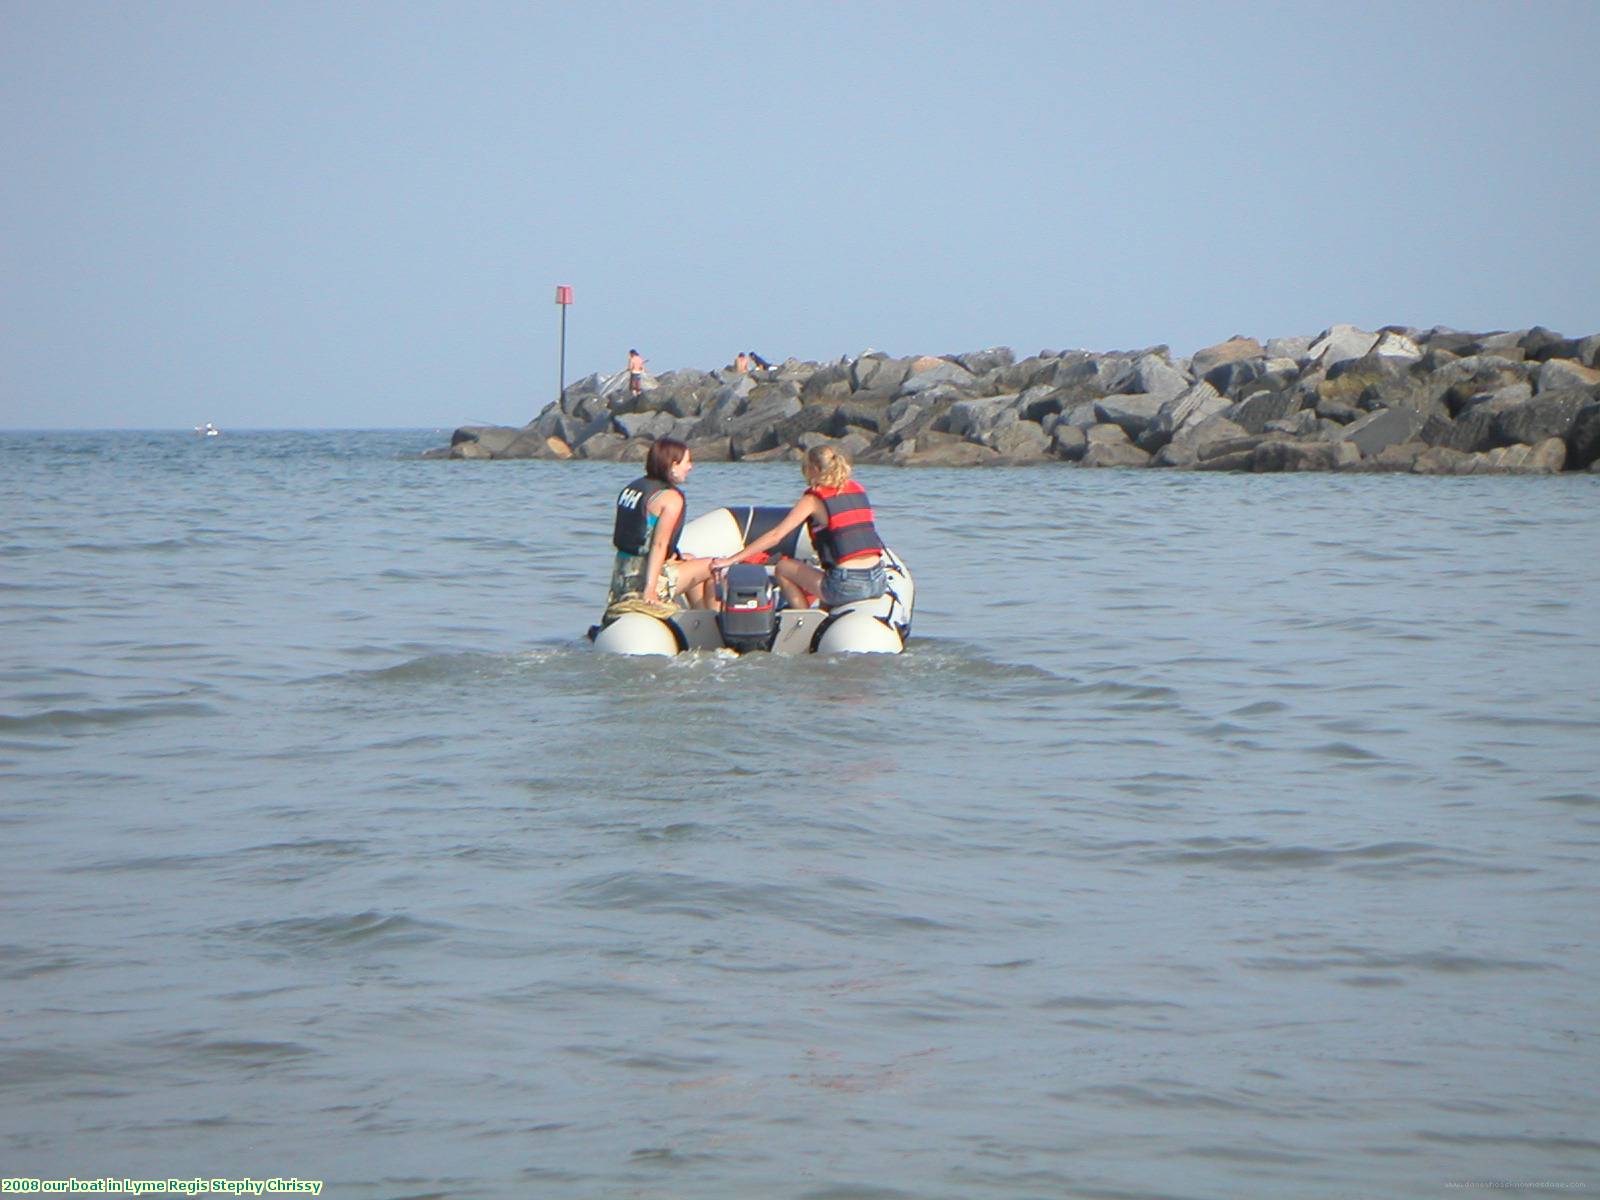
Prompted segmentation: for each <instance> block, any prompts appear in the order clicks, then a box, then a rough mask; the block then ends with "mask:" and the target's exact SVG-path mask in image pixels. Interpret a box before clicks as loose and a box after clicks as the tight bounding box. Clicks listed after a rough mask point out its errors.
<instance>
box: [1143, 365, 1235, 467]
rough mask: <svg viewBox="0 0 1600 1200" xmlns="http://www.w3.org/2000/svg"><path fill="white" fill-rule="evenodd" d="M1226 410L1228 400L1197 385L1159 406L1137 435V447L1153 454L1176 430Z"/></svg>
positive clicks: (1170, 438)
mask: <svg viewBox="0 0 1600 1200" xmlns="http://www.w3.org/2000/svg"><path fill="white" fill-rule="evenodd" d="M1228 407H1229V404H1228V401H1227V400H1226V399H1224V398H1223V397H1222V396H1219V395H1218V394H1217V389H1216V388H1214V387H1212V386H1211V385H1210V384H1209V383H1206V382H1204V381H1202V382H1200V383H1197V384H1195V385H1194V386H1193V387H1190V388H1188V389H1187V390H1185V391H1184V393H1183V394H1182V395H1180V396H1175V397H1173V398H1172V399H1171V400H1168V401H1167V402H1166V403H1165V404H1163V405H1162V406H1161V408H1160V409H1159V410H1158V411H1157V412H1156V415H1155V419H1154V420H1152V421H1151V422H1150V424H1149V426H1148V427H1147V428H1146V429H1145V430H1144V432H1143V433H1141V434H1140V435H1139V437H1138V444H1139V448H1140V449H1141V450H1146V451H1149V452H1150V453H1151V454H1154V453H1156V452H1157V451H1159V450H1160V449H1161V448H1162V447H1164V446H1165V445H1166V444H1167V443H1168V442H1170V441H1171V440H1172V438H1173V435H1174V434H1176V433H1177V432H1178V431H1180V430H1182V429H1184V428H1186V427H1188V426H1191V425H1198V424H1199V423H1200V422H1201V421H1203V420H1205V419H1206V418H1207V417H1210V416H1213V415H1215V414H1216V413H1219V412H1222V411H1223V410H1225V409H1227V408H1228ZM1163 465H1166V464H1163Z"/></svg>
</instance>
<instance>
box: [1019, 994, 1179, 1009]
mask: <svg viewBox="0 0 1600 1200" xmlns="http://www.w3.org/2000/svg"><path fill="white" fill-rule="evenodd" d="M1035 1007H1036V1008H1040V1009H1045V1010H1052V1011H1053V1010H1057V1009H1071V1010H1073V1011H1076V1012H1112V1011H1114V1010H1116V1009H1119V1008H1137V1009H1154V1008H1182V1007H1183V1005H1181V1004H1178V1003H1176V1002H1175V1001H1172V1000H1140V999H1135V998H1130V997H1126V996H1057V997H1055V998H1054V999H1051V1000H1044V1001H1041V1002H1040V1003H1039V1004H1037V1005H1035Z"/></svg>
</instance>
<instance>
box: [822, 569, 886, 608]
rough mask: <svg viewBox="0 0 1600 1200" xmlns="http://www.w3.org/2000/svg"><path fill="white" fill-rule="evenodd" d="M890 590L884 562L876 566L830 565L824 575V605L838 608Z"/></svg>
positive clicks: (869, 598)
mask: <svg viewBox="0 0 1600 1200" xmlns="http://www.w3.org/2000/svg"><path fill="white" fill-rule="evenodd" d="M888 590H889V576H888V575H887V574H886V573H885V572H884V569H883V564H882V563H879V564H878V565H877V566H875V567H829V568H828V571H827V574H825V575H823V577H822V606H823V607H824V608H836V607H838V606H839V605H841V604H850V603H851V602H853V601H856V600H871V599H872V598H873V597H874V596H881V595H883V594H884V593H885V592H886V591H888Z"/></svg>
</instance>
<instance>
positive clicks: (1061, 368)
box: [1052, 354, 1134, 400]
mask: <svg viewBox="0 0 1600 1200" xmlns="http://www.w3.org/2000/svg"><path fill="white" fill-rule="evenodd" d="M1133 375H1134V360H1133V359H1130V358H1127V357H1124V356H1122V355H1106V354H1071V355H1067V356H1066V357H1064V358H1062V359H1061V360H1060V361H1059V365H1058V366H1057V368H1056V371H1055V375H1054V377H1053V380H1052V382H1054V383H1055V385H1056V387H1057V388H1061V389H1064V390H1065V391H1066V392H1068V393H1069V394H1070V395H1071V396H1073V397H1074V398H1075V399H1084V400H1096V399H1099V398H1100V397H1101V396H1109V395H1112V394H1114V393H1116V392H1122V391H1126V390H1127V389H1128V387H1129V386H1130V385H1131V384H1132V382H1133Z"/></svg>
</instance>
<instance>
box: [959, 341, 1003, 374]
mask: <svg viewBox="0 0 1600 1200" xmlns="http://www.w3.org/2000/svg"><path fill="white" fill-rule="evenodd" d="M1016 361H1017V356H1016V354H1015V352H1014V351H1012V349H1011V347H1010V346H993V347H991V348H989V349H988V350H974V351H971V352H970V353H967V354H958V355H956V362H958V363H960V364H961V366H963V367H964V368H966V370H967V371H968V372H970V373H971V374H973V375H987V374H988V373H989V372H990V371H1002V370H1004V369H1005V368H1007V367H1009V366H1012V365H1013V364H1015V363H1016Z"/></svg>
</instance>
